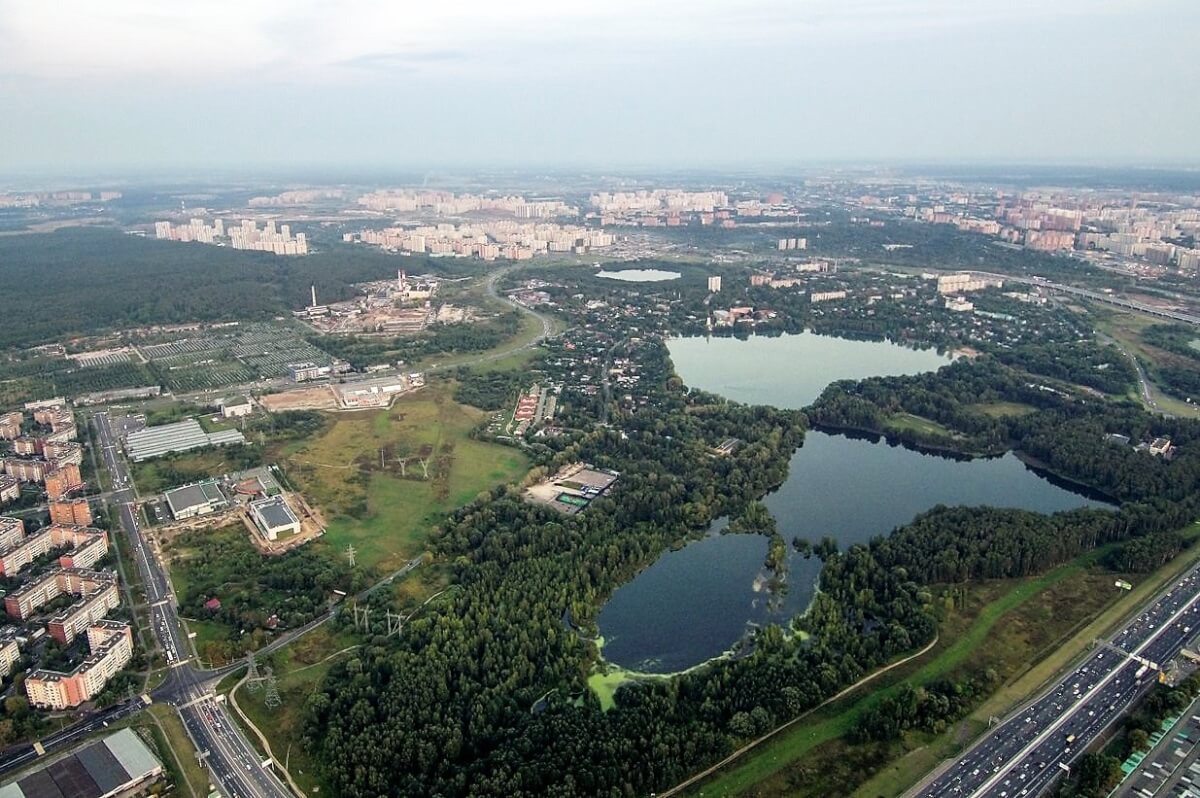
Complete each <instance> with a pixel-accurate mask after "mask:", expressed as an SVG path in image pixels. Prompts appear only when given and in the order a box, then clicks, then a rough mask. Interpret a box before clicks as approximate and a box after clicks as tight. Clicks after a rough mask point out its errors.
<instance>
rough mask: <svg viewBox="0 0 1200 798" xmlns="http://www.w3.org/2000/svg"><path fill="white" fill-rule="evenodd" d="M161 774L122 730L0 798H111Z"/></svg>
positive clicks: (12, 785)
mask: <svg viewBox="0 0 1200 798" xmlns="http://www.w3.org/2000/svg"><path fill="white" fill-rule="evenodd" d="M162 772H163V766H162V763H161V762H159V761H158V758H157V757H155V756H154V754H153V752H151V751H150V749H149V748H147V747H146V744H145V743H144V742H142V738H141V737H139V736H138V735H137V733H136V732H134V731H133V730H132V729H122V730H121V731H119V732H117V733H115V734H110V735H109V736H108V737H105V738H104V739H103V740H97V741H96V742H94V743H90V744H89V745H86V746H84V747H83V748H81V749H79V750H78V751H76V752H75V753H73V754H71V755H70V756H68V757H65V758H63V759H58V760H55V761H54V762H51V763H50V764H48V765H44V766H42V767H39V768H37V769H36V770H33V771H30V772H29V773H26V774H25V775H24V776H21V777H20V778H19V779H16V780H15V781H11V782H9V783H8V784H5V785H4V786H2V787H0V798H115V796H118V795H130V794H133V791H134V790H135V789H137V788H138V787H143V786H146V785H148V784H149V783H150V782H152V781H154V780H155V779H157V778H158V777H159V776H160V775H161V774H162Z"/></svg>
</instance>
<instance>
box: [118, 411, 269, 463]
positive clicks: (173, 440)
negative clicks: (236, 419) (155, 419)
mask: <svg viewBox="0 0 1200 798" xmlns="http://www.w3.org/2000/svg"><path fill="white" fill-rule="evenodd" d="M245 442H246V439H245V438H244V437H242V433H240V432H238V431H237V430H222V431H220V432H214V433H212V434H211V435H210V434H208V433H207V432H205V431H204V429H203V427H201V426H200V422H198V421H196V419H194V418H188V419H184V420H183V421H176V422H175V423H173V424H161V425H159V426H157V427H147V428H146V429H143V430H139V431H137V432H131V433H129V435H128V436H127V437H126V438H125V450H126V451H127V452H128V453H129V457H130V459H131V460H134V461H135V462H137V461H141V460H149V459H150V458H152V457H161V456H162V455H164V454H167V453H168V452H184V451H187V450H189V449H199V448H201V447H204V446H225V445H228V444H235V443H245Z"/></svg>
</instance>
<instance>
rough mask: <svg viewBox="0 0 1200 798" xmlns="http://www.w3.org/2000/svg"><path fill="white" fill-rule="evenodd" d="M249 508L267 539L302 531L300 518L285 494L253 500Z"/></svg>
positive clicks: (275, 538)
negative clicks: (284, 497) (288, 503)
mask: <svg viewBox="0 0 1200 798" xmlns="http://www.w3.org/2000/svg"><path fill="white" fill-rule="evenodd" d="M249 508H250V516H251V517H252V518H253V519H254V523H256V524H257V525H258V528H259V530H260V531H261V532H262V534H263V537H264V538H266V539H267V540H277V539H278V538H279V536H280V535H297V534H299V533H300V519H298V518H297V517H296V514H295V513H293V512H292V508H291V507H288V505H287V502H286V501H284V499H283V496H272V497H271V498H269V499H258V500H257V501H252V502H250V505H249Z"/></svg>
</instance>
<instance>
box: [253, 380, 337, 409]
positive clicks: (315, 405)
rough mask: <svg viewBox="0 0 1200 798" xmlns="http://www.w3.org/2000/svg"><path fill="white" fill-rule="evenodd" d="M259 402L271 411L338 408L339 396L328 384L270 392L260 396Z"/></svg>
mask: <svg viewBox="0 0 1200 798" xmlns="http://www.w3.org/2000/svg"><path fill="white" fill-rule="evenodd" d="M258 403H259V404H260V405H262V406H263V407H265V408H266V409H267V411H268V412H270V413H279V412H282V411H285V410H336V409H337V407H338V403H337V397H336V396H335V395H334V393H333V389H332V388H330V387H329V386H328V385H321V386H317V387H313V388H297V389H295V390H292V391H284V392H283V393H273V394H269V395H268V396H262V397H259V400H258Z"/></svg>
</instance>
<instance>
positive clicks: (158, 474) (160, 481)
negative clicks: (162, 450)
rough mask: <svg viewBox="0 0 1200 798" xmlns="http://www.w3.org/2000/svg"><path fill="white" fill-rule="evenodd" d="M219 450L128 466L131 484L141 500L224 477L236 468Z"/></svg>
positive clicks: (184, 454)
mask: <svg viewBox="0 0 1200 798" xmlns="http://www.w3.org/2000/svg"><path fill="white" fill-rule="evenodd" d="M229 454H230V452H229V450H227V449H225V448H223V447H216V448H213V449H205V450H203V451H198V452H184V453H182V454H177V455H173V456H170V457H166V458H157V459H155V460H147V461H146V462H142V463H131V466H132V472H133V481H134V484H135V485H137V489H138V493H139V494H141V495H142V496H153V495H154V494H156V493H162V492H163V491H164V490H167V489H169V488H175V487H178V486H179V485H182V484H185V483H187V482H194V481H196V480H200V479H206V478H208V477H215V476H220V475H221V474H228V473H230V472H231V471H236V470H238V468H239V466H237V465H236V464H235V462H234V461H233V460H231V459H230V457H229Z"/></svg>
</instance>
